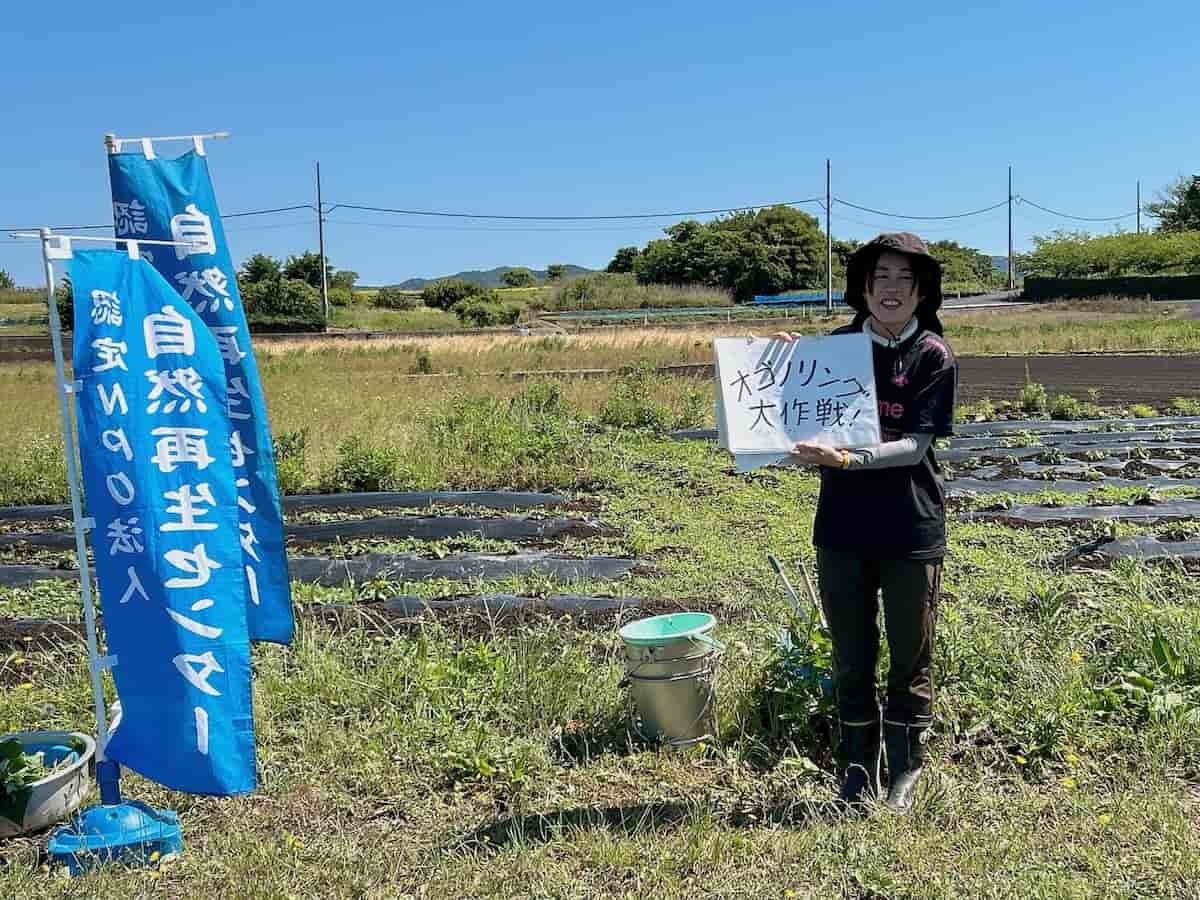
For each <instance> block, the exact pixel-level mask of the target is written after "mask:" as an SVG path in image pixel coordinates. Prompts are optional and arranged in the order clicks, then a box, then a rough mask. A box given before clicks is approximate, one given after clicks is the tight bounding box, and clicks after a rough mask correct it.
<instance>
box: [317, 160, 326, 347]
mask: <svg viewBox="0 0 1200 900" xmlns="http://www.w3.org/2000/svg"><path fill="white" fill-rule="evenodd" d="M317 245H318V247H319V249H320V251H321V305H322V308H323V309H324V310H325V327H326V328H328V327H329V267H328V266H326V265H325V207H324V206H322V205H321V164H320V163H319V162H318V163H317Z"/></svg>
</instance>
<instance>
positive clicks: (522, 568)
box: [288, 553, 648, 587]
mask: <svg viewBox="0 0 1200 900" xmlns="http://www.w3.org/2000/svg"><path fill="white" fill-rule="evenodd" d="M647 566H648V564H647V563H645V562H642V561H640V560H636V559H621V558H617V557H612V556H588V557H582V558H578V559H572V558H570V557H565V556H554V555H552V554H549V553H517V554H513V555H511V556H500V555H492V554H486V553H462V554H456V555H453V556H447V557H445V558H444V559H429V558H426V557H420V556H417V555H416V554H412V553H398V554H376V553H370V554H366V555H364V556H356V557H352V558H350V559H334V560H331V559H326V558H324V557H316V556H296V557H292V558H291V559H289V560H288V572H289V573H290V574H291V576H292V579H293V580H295V581H306V582H313V583H315V584H321V585H325V586H326V587H338V586H340V585H344V584H347V583H350V582H359V581H372V580H375V579H386V580H388V581H428V580H430V579H434V578H446V579H450V580H452V581H464V580H466V579H470V578H480V579H488V580H492V579H498V578H508V577H511V576H513V575H531V574H538V575H546V576H550V577H553V578H556V579H558V580H560V581H567V580H573V579H595V580H611V579H617V578H622V577H624V576H626V575H628V574H630V573H631V572H633V570H634V569H638V568H646V567H647Z"/></svg>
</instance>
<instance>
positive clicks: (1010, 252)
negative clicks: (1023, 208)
mask: <svg viewBox="0 0 1200 900" xmlns="http://www.w3.org/2000/svg"><path fill="white" fill-rule="evenodd" d="M1012 200H1013V198H1012V166H1009V167H1008V289H1009V290H1010V291H1011V290H1012V289H1013V286H1014V285H1015V284H1016V279H1015V278H1014V273H1013V243H1012Z"/></svg>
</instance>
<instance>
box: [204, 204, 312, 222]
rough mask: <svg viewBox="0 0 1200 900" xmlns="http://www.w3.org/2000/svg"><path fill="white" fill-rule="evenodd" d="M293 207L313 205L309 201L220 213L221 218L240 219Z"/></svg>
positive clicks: (308, 207) (289, 209)
mask: <svg viewBox="0 0 1200 900" xmlns="http://www.w3.org/2000/svg"><path fill="white" fill-rule="evenodd" d="M294 209H313V205H312V204H311V203H297V204H296V205H295V206H279V207H276V208H275V209H252V210H250V211H249V212H240V213H222V214H221V218H222V219H240V218H242V217H243V216H265V215H267V214H269V213H281V212H291V211H292V210H294ZM314 212H315V210H314Z"/></svg>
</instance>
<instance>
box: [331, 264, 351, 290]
mask: <svg viewBox="0 0 1200 900" xmlns="http://www.w3.org/2000/svg"><path fill="white" fill-rule="evenodd" d="M330 271H331V272H332V274H331V275H330V276H329V289H330V290H331V291H332V290H338V291H345V292H349V291H353V290H354V284H355V282H357V281H358V273H357V272H354V271H351V270H350V269H338V270H337V271H336V272H333V270H332V269H330Z"/></svg>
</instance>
